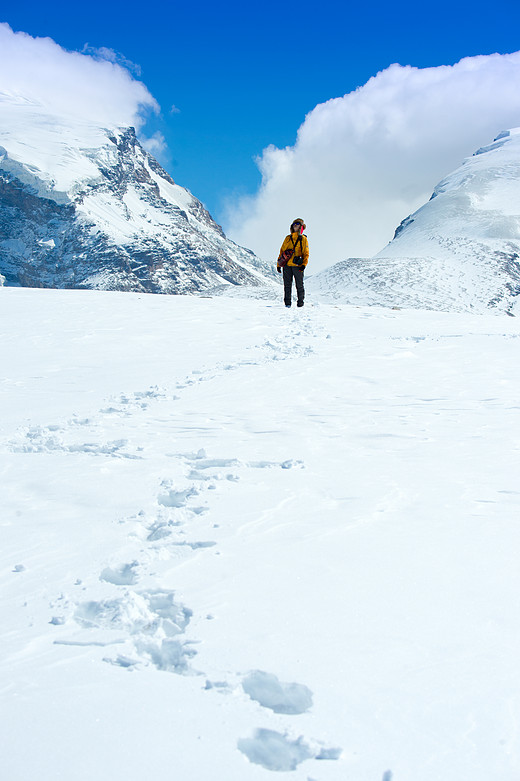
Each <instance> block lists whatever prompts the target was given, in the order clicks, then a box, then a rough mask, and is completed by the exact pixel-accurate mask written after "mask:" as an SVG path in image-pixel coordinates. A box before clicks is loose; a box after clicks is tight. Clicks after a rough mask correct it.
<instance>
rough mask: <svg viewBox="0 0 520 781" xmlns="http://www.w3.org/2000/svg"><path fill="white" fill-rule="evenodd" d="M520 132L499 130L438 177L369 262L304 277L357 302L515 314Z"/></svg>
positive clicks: (519, 302) (519, 291)
mask: <svg viewBox="0 0 520 781" xmlns="http://www.w3.org/2000/svg"><path fill="white" fill-rule="evenodd" d="M519 204H520V131H519V130H518V129H515V130H510V131H504V132H502V133H500V135H499V136H497V138H496V139H495V141H494V142H493V143H491V144H489V145H488V146H484V147H482V148H481V149H479V150H477V152H476V153H475V154H474V155H473V156H472V157H470V158H468V159H466V160H465V161H464V163H463V164H462V166H461V167H460V168H458V169H457V170H456V171H454V172H453V173H452V174H450V175H449V176H447V177H446V178H445V179H443V180H442V181H441V182H440V183H439V184H438V185H437V186H436V187H435V190H434V192H433V195H432V197H431V199H430V201H428V203H426V204H425V205H424V206H422V207H421V208H420V209H419V210H418V211H416V212H415V213H414V214H412V215H410V216H408V217H406V218H405V219H404V220H403V221H402V222H401V224H400V225H399V226H398V228H397V229H396V231H395V235H394V238H393V240H392V241H391V242H390V243H389V244H388V245H387V246H386V247H385V248H384V249H383V250H381V252H379V253H378V254H377V255H375V256H374V257H373V258H349V259H348V260H345V261H342V262H341V263H338V264H336V265H335V266H333V268H332V269H327V270H326V271H324V272H322V273H321V274H318V275H316V277H315V278H313V279H312V280H309V282H310V287H311V288H312V289H313V290H314V291H315V292H316V293H318V294H321V295H326V294H329V293H330V295H332V297H333V298H335V299H337V300H343V301H345V302H348V303H352V304H358V305H365V304H368V305H379V306H400V307H407V308H416V309H437V310H441V311H453V312H473V313H483V312H486V311H489V310H491V311H495V312H496V313H504V312H506V313H508V314H510V315H514V314H518V313H519V312H520V207H519Z"/></svg>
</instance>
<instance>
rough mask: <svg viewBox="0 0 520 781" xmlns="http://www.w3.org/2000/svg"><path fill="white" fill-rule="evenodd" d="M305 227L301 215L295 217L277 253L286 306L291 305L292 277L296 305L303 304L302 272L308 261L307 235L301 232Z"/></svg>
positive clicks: (277, 266)
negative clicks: (294, 286)
mask: <svg viewBox="0 0 520 781" xmlns="http://www.w3.org/2000/svg"><path fill="white" fill-rule="evenodd" d="M306 227H307V226H306V225H305V223H304V221H303V220H302V219H301V217H297V219H295V220H294V221H293V222H292V224H291V228H290V233H289V235H288V236H286V237H285V239H284V241H283V244H282V247H281V249H280V254H279V255H278V261H277V264H276V269H277V271H278V272H279V273H280V274H281V273H282V271H283V290H284V303H285V306H286V307H290V306H291V293H292V283H293V279H294V283H295V285H296V295H297V301H296V306H303V300H304V298H305V289H304V286H303V272H304V270H305V267H306V266H307V263H308V262H309V242H308V241H307V236H305V235H304V233H303V231H304V230H305V228H306Z"/></svg>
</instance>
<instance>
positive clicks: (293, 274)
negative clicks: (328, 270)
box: [283, 266, 305, 306]
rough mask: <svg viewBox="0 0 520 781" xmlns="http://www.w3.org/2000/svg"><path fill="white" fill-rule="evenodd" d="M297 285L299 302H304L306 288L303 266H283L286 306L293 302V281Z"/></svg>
mask: <svg viewBox="0 0 520 781" xmlns="http://www.w3.org/2000/svg"><path fill="white" fill-rule="evenodd" d="M293 279H294V283H295V285H296V294H297V296H298V304H303V299H304V298H305V290H304V288H303V268H299V267H298V266H284V267H283V293H284V295H283V300H284V303H285V306H290V304H291V292H292V282H293Z"/></svg>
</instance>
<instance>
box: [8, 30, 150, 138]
mask: <svg viewBox="0 0 520 781" xmlns="http://www.w3.org/2000/svg"><path fill="white" fill-rule="evenodd" d="M119 62H121V56H120V55H117V54H116V53H115V52H113V51H112V50H110V49H105V50H102V49H98V50H96V51H95V55H94V56H92V55H90V54H84V53H79V52H70V51H66V50H65V49H63V48H62V47H61V46H59V45H58V44H57V43H55V41H53V40H52V39H51V38H33V37H32V36H30V35H27V34H26V33H22V32H18V33H16V32H13V30H12V29H11V28H10V27H9V25H7V24H0V92H5V93H7V94H9V95H14V96H16V95H19V96H23V98H24V99H25V100H29V101H34V102H35V103H37V104H41V105H43V106H44V107H45V108H46V109H47V110H48V111H49V113H55V114H57V115H65V116H71V117H74V118H78V119H85V120H87V121H88V120H91V121H94V122H97V123H98V124H100V125H106V126H115V125H134V126H135V127H136V128H137V129H138V128H140V127H142V125H143V124H144V121H145V115H146V112H147V111H154V112H157V111H158V110H159V106H158V104H157V102H156V101H155V99H154V98H153V96H152V95H151V94H150V92H149V91H148V89H147V88H146V86H145V85H144V84H143V83H142V82H140V81H136V79H134V78H133V76H132V75H131V73H130V72H129V70H128V67H123V66H122V65H121V64H119Z"/></svg>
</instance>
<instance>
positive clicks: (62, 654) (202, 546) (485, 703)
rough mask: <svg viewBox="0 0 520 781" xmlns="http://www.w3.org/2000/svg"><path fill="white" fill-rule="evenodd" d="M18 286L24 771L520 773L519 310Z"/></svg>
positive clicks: (12, 737) (425, 778) (19, 729)
mask: <svg viewBox="0 0 520 781" xmlns="http://www.w3.org/2000/svg"><path fill="white" fill-rule="evenodd" d="M0 298H1V301H0V349H1V351H2V375H3V380H2V383H1V385H0V400H1V407H2V410H3V411H4V415H2V421H1V424H0V436H1V439H0V474H1V476H2V495H3V512H2V516H1V520H0V523H1V525H2V538H3V544H2V549H1V553H0V578H1V585H2V588H1V591H0V593H1V595H2V596H1V597H0V607H1V614H2V617H3V621H2V625H3V629H2V648H3V652H4V653H3V658H2V661H1V662H0V693H1V697H2V701H3V702H2V708H1V712H2V713H3V714H4V719H3V720H2V721H3V723H2V741H3V742H4V745H3V747H2V756H3V757H4V767H5V772H6V774H7V777H8V778H9V779H11V780H12V781H18V780H19V779H20V780H21V779H23V780H24V781H26V779H28V778H33V777H38V778H39V779H41V781H47V780H48V781H51V779H52V781H54V780H55V779H60V778H67V779H69V778H71V777H74V778H75V779H78V781H86V780H87V779H89V781H90V779H92V778H93V777H94V774H95V777H98V778H99V777H106V778H110V779H116V780H117V779H121V781H123V779H124V781H133V780H134V779H135V781H137V779H142V778H144V777H153V778H154V779H157V781H162V780H163V779H164V780H165V781H166V779H169V778H171V777H172V776H173V777H175V778H178V779H182V780H183V781H191V779H195V778H201V779H203V778H204V779H206V778H223V779H224V778H225V779H226V781H234V780H235V779H236V781H239V779H240V781H244V779H257V778H258V779H267V778H270V777H272V774H273V772H285V773H287V774H288V777H289V778H294V779H297V780H298V781H308V779H313V780H314V781H328V779H338V780H339V779H341V780H342V781H344V780H345V779H349V778H352V779H355V780H356V781H373V780H375V781H381V780H382V779H384V781H390V779H392V781H416V780H417V779H418V778H421V780H422V781H437V779H439V778H442V779H443V780H444V781H460V779H462V778H471V779H472V781H480V779H482V781H484V779H486V781H487V779H489V778H500V779H501V780H503V781H513V780H514V779H516V778H517V777H518V772H519V769H520V768H519V765H518V757H517V754H516V753H515V742H516V740H517V733H516V729H517V728H516V723H517V720H518V715H519V713H518V712H519V687H518V673H517V662H516V659H517V656H518V645H519V643H518V640H519V630H518V601H517V598H515V595H516V597H517V595H518V593H519V585H520V584H519V575H518V566H517V557H516V548H517V545H518V535H519V530H518V515H519V513H518V510H519V505H520V489H519V487H518V469H519V457H518V448H519V436H518V430H519V429H518V416H519V406H520V405H519V404H518V369H517V363H518V362H517V360H516V355H517V350H518V344H519V343H518V341H517V339H518V338H519V336H520V329H519V327H518V325H517V323H516V321H515V320H514V319H512V318H505V317H504V318H500V317H492V316H489V317H487V316H485V317H470V316H467V315H446V314H436V313H432V312H428V313H427V312H417V311H415V312H412V311H390V310H383V309H357V308H353V307H342V306H334V305H320V306H308V307H307V306H306V308H305V309H304V310H302V311H297V310H291V311H286V310H285V309H284V308H283V306H282V304H281V301H280V302H278V301H277V302H272V301H259V300H238V299H226V298H217V299H204V298H201V299H197V298H185V297H155V296H144V295H136V294H114V293H93V292H79V291H51V290H26V289H25V290H17V289H14V288H5V289H3V290H1V291H0Z"/></svg>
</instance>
